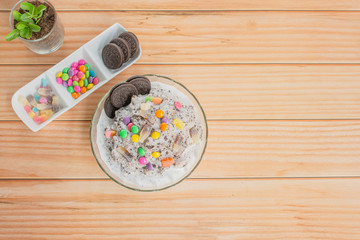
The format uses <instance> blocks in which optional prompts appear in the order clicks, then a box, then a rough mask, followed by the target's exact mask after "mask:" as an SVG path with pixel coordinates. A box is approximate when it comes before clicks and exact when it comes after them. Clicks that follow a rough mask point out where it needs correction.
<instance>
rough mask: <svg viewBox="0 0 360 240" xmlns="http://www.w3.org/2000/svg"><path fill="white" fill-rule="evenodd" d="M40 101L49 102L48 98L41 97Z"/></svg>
mask: <svg viewBox="0 0 360 240" xmlns="http://www.w3.org/2000/svg"><path fill="white" fill-rule="evenodd" d="M39 103H47V100H46V98H44V97H41V98H40V99H39Z"/></svg>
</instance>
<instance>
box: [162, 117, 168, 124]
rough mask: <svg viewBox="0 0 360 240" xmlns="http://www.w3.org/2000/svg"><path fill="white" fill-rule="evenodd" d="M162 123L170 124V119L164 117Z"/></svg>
mask: <svg viewBox="0 0 360 240" xmlns="http://www.w3.org/2000/svg"><path fill="white" fill-rule="evenodd" d="M161 123H166V124H169V123H170V121H169V119H168V118H167V117H163V118H162V119H161Z"/></svg>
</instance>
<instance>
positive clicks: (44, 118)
mask: <svg viewBox="0 0 360 240" xmlns="http://www.w3.org/2000/svg"><path fill="white" fill-rule="evenodd" d="M40 117H41V120H42V121H43V122H45V121H46V120H48V118H49V117H48V115H46V114H41V115H40Z"/></svg>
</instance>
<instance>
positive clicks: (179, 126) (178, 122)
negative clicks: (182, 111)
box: [173, 118, 185, 129]
mask: <svg viewBox="0 0 360 240" xmlns="http://www.w3.org/2000/svg"><path fill="white" fill-rule="evenodd" d="M173 123H174V125H175V126H176V127H177V128H180V129H183V128H184V127H185V123H184V122H183V121H181V120H179V119H177V118H175V119H174V121H173Z"/></svg>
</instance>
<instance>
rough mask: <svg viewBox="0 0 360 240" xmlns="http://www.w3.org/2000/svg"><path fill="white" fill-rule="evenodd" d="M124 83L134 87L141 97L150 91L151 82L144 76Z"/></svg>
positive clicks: (134, 77)
mask: <svg viewBox="0 0 360 240" xmlns="http://www.w3.org/2000/svg"><path fill="white" fill-rule="evenodd" d="M126 82H128V83H131V84H132V85H134V86H135V87H136V89H137V91H138V93H139V94H141V95H145V94H148V93H149V92H150V90H151V82H150V80H149V79H147V78H146V77H144V76H133V77H131V78H129V79H128V80H126Z"/></svg>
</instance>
